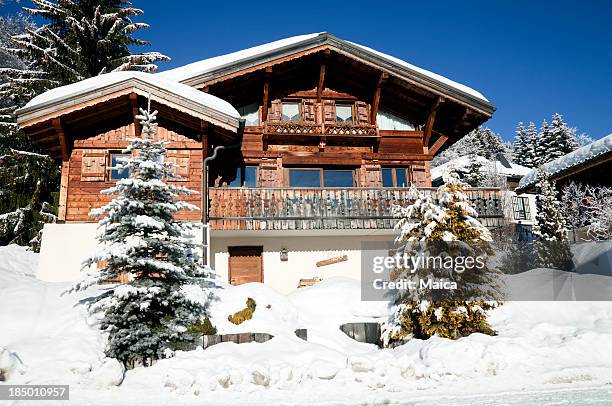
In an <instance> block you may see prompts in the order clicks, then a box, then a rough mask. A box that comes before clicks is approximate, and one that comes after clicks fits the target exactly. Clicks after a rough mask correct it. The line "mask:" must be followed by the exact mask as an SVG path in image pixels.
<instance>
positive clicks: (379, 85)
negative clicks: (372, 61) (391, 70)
mask: <svg viewBox="0 0 612 406" xmlns="http://www.w3.org/2000/svg"><path fill="white" fill-rule="evenodd" d="M388 77H389V75H387V73H385V72H383V73H381V74H380V76H379V78H378V82H376V88H375V89H374V98H373V99H372V109H371V110H370V123H372V124H373V125H376V115H377V114H378V105H379V103H380V92H381V89H382V85H383V83H385V81H386V80H387V78H388Z"/></svg>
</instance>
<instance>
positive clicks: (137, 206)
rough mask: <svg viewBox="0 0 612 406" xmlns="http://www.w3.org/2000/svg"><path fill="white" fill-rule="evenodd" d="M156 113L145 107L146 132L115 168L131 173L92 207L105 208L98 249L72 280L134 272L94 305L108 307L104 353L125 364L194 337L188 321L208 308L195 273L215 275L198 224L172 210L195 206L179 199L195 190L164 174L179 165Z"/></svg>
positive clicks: (89, 281)
mask: <svg viewBox="0 0 612 406" xmlns="http://www.w3.org/2000/svg"><path fill="white" fill-rule="evenodd" d="M156 114H157V112H154V113H151V112H150V111H149V110H147V111H145V110H141V115H140V116H139V117H138V118H139V120H140V123H141V125H142V138H133V139H130V142H131V144H130V145H129V147H128V148H127V149H126V150H125V151H124V152H125V153H130V154H132V156H131V157H130V158H124V159H123V161H122V162H121V163H120V165H118V166H117V168H116V169H118V170H126V171H128V174H129V177H128V178H126V179H121V180H119V181H117V184H116V186H114V187H112V188H110V189H107V190H105V191H103V192H102V193H104V194H107V195H116V196H117V197H116V198H115V199H114V200H112V201H111V202H110V203H108V204H107V205H105V206H104V207H102V208H100V209H95V210H92V212H91V215H92V216H95V217H102V216H105V217H103V218H102V220H100V222H99V228H100V231H101V232H100V234H99V236H98V242H99V243H100V250H99V252H98V253H96V254H95V255H93V256H92V257H91V258H89V259H88V260H87V261H85V262H84V267H83V269H84V271H85V274H84V276H83V278H82V279H81V281H80V282H78V283H77V284H76V285H75V286H74V287H73V289H75V290H82V289H85V288H87V287H88V286H91V285H93V284H97V283H100V282H103V281H108V280H117V279H119V277H120V276H121V275H126V274H127V275H129V279H130V280H129V282H126V283H123V284H120V285H118V286H116V287H115V288H114V289H113V290H112V291H111V292H109V293H106V294H100V295H99V296H97V297H95V298H94V300H93V303H92V305H91V307H90V310H91V311H92V312H94V313H97V312H102V313H103V314H104V317H103V319H102V322H101V328H102V329H103V330H105V331H107V332H108V333H109V341H108V347H107V349H106V354H107V355H108V356H110V357H113V358H116V359H118V360H120V361H121V362H123V363H125V364H127V365H130V364H133V363H134V362H136V363H143V365H145V366H146V365H147V364H148V363H149V362H150V360H152V359H159V358H164V357H168V356H170V355H171V353H172V349H173V348H176V347H178V348H180V346H181V345H184V343H186V342H189V341H192V340H193V336H192V335H191V333H189V331H188V330H187V329H188V327H189V326H191V325H192V324H193V323H194V322H196V321H197V320H199V319H200V317H203V316H207V305H206V304H207V299H208V298H209V296H206V295H203V294H202V290H200V287H199V286H196V285H195V284H194V281H193V278H194V277H206V276H210V275H209V271H208V270H207V269H204V268H203V267H202V266H201V265H200V264H199V261H200V254H199V250H200V249H201V246H198V245H196V244H195V243H194V242H193V233H192V231H193V230H194V228H195V227H196V226H195V225H194V224H193V223H189V222H182V221H178V220H176V219H175V218H174V215H175V214H176V213H177V212H179V211H181V210H197V209H198V207H197V206H194V205H192V204H189V203H186V202H183V201H181V200H179V196H180V195H184V194H190V193H194V192H192V191H191V190H189V189H186V188H184V187H179V186H174V185H170V184H167V183H166V182H164V180H165V179H172V178H173V177H174V174H173V173H174V172H173V170H174V167H175V165H174V164H171V163H169V162H165V161H164V157H165V154H166V149H165V145H166V142H164V141H154V140H153V137H154V134H155V133H156V129H157V127H156V124H155V120H156ZM97 267H99V269H98V268H97ZM194 290H195V291H196V293H197V294H194ZM190 292H191V293H190Z"/></svg>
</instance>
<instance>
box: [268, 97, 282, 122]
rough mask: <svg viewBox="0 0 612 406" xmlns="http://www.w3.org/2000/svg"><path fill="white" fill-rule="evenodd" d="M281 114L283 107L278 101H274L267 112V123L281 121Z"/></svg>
mask: <svg viewBox="0 0 612 406" xmlns="http://www.w3.org/2000/svg"><path fill="white" fill-rule="evenodd" d="M282 114H283V105H282V103H281V101H280V100H274V101H273V102H272V104H271V105H270V110H269V112H268V120H269V121H281V116H282Z"/></svg>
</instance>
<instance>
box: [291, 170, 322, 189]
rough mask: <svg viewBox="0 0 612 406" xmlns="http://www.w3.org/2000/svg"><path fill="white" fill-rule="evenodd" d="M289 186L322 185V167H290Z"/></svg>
mask: <svg viewBox="0 0 612 406" xmlns="http://www.w3.org/2000/svg"><path fill="white" fill-rule="evenodd" d="M289 186H291V187H321V170H320V169H289Z"/></svg>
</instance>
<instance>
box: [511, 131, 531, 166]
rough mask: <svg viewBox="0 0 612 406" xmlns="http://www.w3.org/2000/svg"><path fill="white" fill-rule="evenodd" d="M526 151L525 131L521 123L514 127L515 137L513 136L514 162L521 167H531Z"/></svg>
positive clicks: (527, 148)
mask: <svg viewBox="0 0 612 406" xmlns="http://www.w3.org/2000/svg"><path fill="white" fill-rule="evenodd" d="M528 150H529V142H528V141H527V130H526V129H525V126H524V125H523V122H522V121H521V122H519V123H518V125H517V126H516V135H515V136H514V162H515V163H517V164H519V165H523V166H529V165H531V162H529V153H528ZM527 164H529V165H527Z"/></svg>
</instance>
